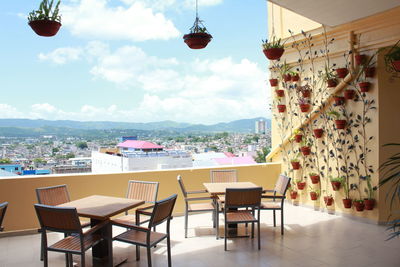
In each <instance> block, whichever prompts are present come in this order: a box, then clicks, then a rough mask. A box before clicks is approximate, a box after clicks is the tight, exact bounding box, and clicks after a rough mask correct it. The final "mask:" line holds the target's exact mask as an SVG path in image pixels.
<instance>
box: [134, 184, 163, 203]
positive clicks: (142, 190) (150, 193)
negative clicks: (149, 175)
mask: <svg viewBox="0 0 400 267" xmlns="http://www.w3.org/2000/svg"><path fill="white" fill-rule="evenodd" d="M158 185H159V183H158V182H147V181H135V180H130V181H129V182H128V191H127V192H126V198H129V199H140V200H144V201H145V202H146V203H155V202H156V200H157V194H158Z"/></svg>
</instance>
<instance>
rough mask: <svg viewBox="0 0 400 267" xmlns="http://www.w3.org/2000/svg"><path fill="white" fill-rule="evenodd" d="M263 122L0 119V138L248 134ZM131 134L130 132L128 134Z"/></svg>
mask: <svg viewBox="0 0 400 267" xmlns="http://www.w3.org/2000/svg"><path fill="white" fill-rule="evenodd" d="M261 119H262V120H264V121H265V122H266V128H267V129H270V128H271V120H269V119H266V118H262V117H257V118H253V119H242V120H235V121H231V122H221V123H217V124H213V125H204V124H190V123H180V122H174V121H159V122H148V123H136V122H111V121H85V122H83V121H72V120H54V121H53V120H42V119H38V120H32V119H0V135H2V136H13V135H14V136H27V135H29V134H32V135H40V134H42V135H43V134H63V135H67V134H70V135H76V134H78V133H80V132H82V133H85V135H86V134H88V133H92V134H94V135H95V133H96V132H98V131H103V132H110V131H113V130H115V131H117V132H123V131H122V130H135V131H137V132H147V133H149V132H154V131H156V132H169V133H175V134H176V133H215V132H238V133H252V132H254V129H255V122H256V121H258V120H261ZM128 132H132V131H128Z"/></svg>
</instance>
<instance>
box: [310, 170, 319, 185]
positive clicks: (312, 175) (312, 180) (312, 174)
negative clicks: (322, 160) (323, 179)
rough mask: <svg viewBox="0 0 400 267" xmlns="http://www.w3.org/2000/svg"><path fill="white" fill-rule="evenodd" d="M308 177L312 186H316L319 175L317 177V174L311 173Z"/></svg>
mask: <svg viewBox="0 0 400 267" xmlns="http://www.w3.org/2000/svg"><path fill="white" fill-rule="evenodd" d="M308 175H309V176H310V179H311V182H312V183H313V184H318V183H319V175H318V173H315V172H311V173H309V174H308Z"/></svg>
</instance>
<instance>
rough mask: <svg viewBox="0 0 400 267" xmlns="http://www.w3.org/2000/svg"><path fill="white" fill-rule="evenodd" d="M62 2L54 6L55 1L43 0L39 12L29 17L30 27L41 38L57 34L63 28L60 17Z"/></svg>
mask: <svg viewBox="0 0 400 267" xmlns="http://www.w3.org/2000/svg"><path fill="white" fill-rule="evenodd" d="M60 3H61V0H58V2H57V3H56V4H55V5H54V0H51V1H49V0H43V1H42V2H41V3H40V5H39V9H38V10H33V11H32V12H30V13H29V15H28V21H29V23H28V24H29V26H31V28H32V29H33V31H34V32H35V33H36V34H37V35H39V36H45V37H50V36H54V35H56V34H57V32H58V30H59V29H60V27H61V15H60V9H59V8H60Z"/></svg>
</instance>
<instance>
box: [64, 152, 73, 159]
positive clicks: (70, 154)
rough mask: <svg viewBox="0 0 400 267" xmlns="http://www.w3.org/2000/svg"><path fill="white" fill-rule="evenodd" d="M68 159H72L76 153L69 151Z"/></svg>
mask: <svg viewBox="0 0 400 267" xmlns="http://www.w3.org/2000/svg"><path fill="white" fill-rule="evenodd" d="M65 158H66V159H70V158H75V154H74V153H72V152H69V153H67V155H65Z"/></svg>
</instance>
